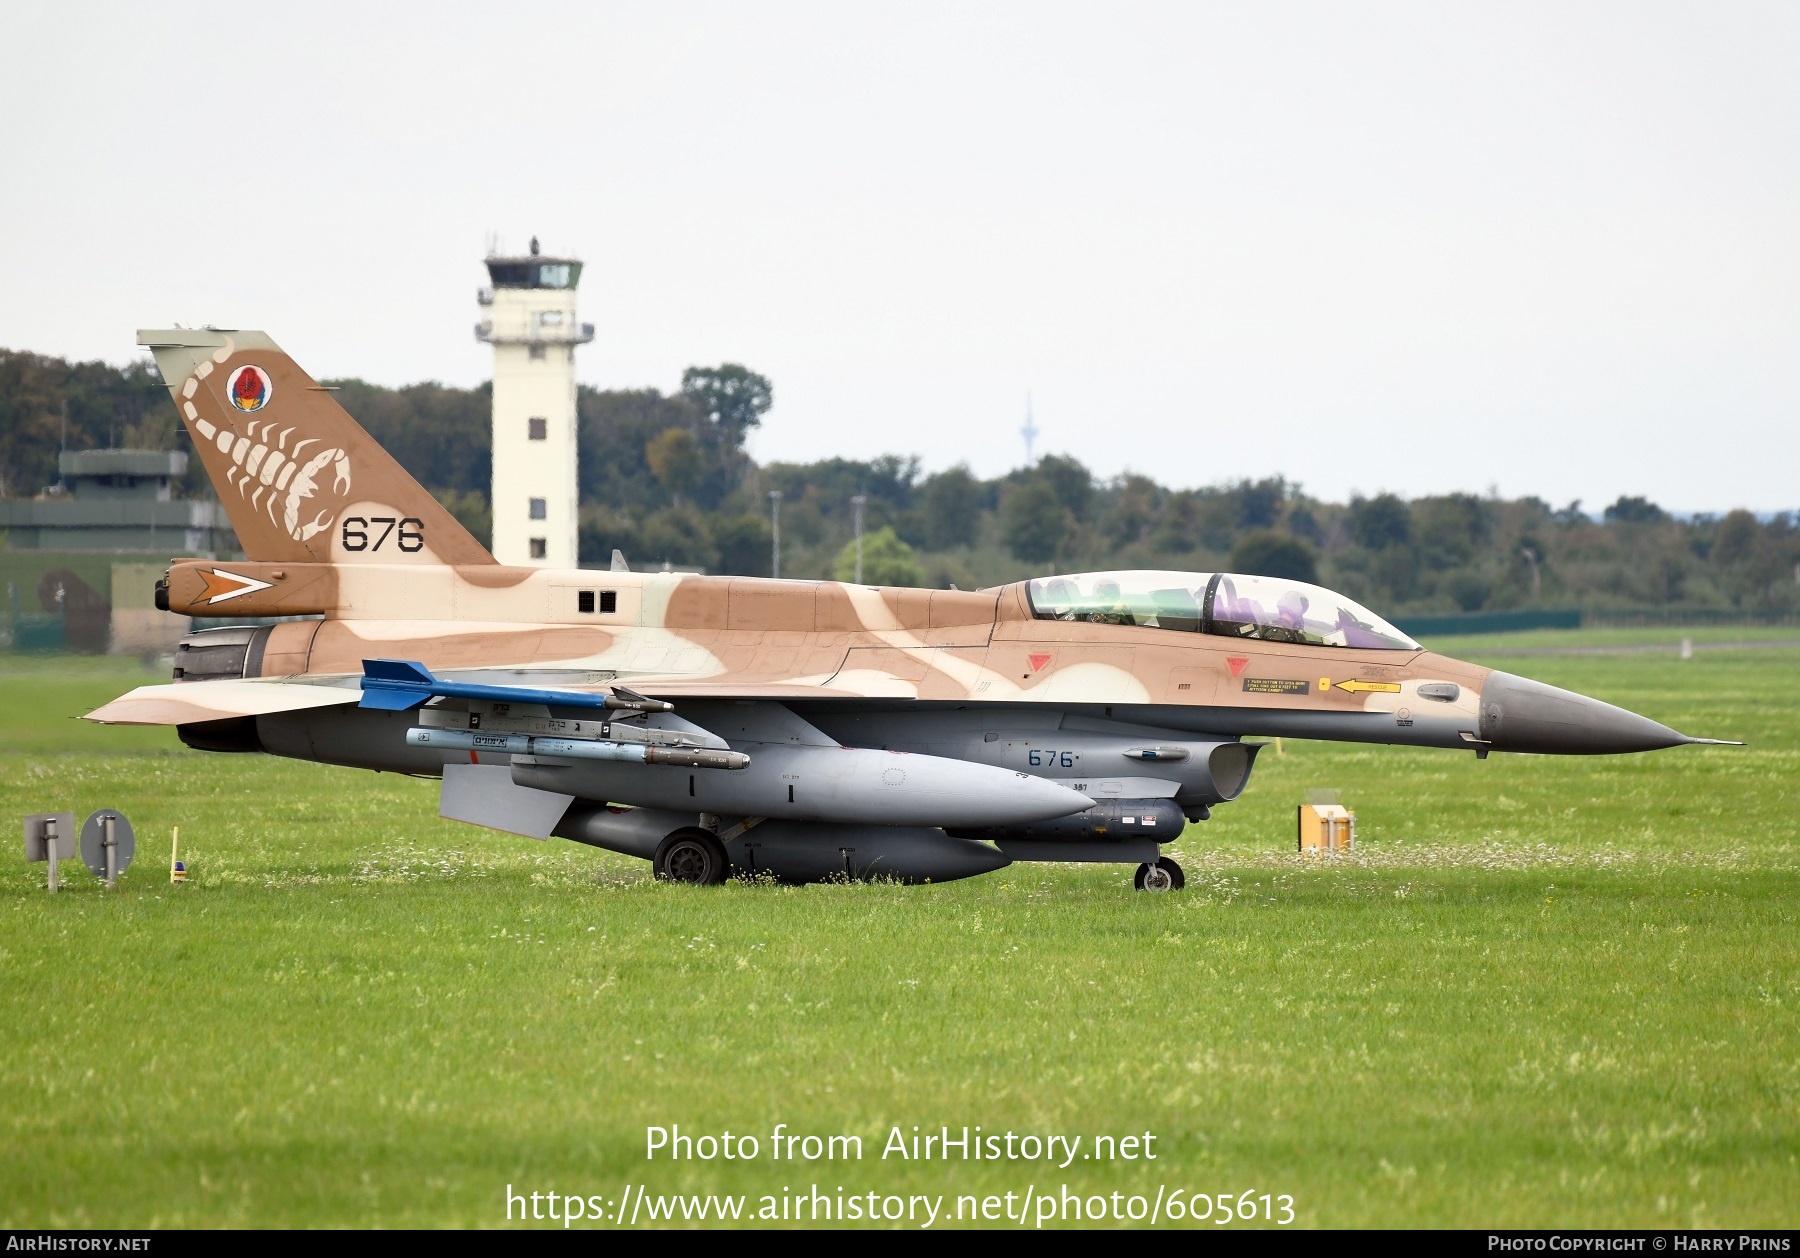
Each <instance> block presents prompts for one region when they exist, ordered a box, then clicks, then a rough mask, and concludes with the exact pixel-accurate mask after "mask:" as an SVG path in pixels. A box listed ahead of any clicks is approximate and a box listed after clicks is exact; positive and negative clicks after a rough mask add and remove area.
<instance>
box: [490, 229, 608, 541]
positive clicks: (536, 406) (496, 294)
mask: <svg viewBox="0 0 1800 1258" xmlns="http://www.w3.org/2000/svg"><path fill="white" fill-rule="evenodd" d="M487 269H488V279H489V281H490V282H491V284H492V287H491V288H484V289H483V290H482V291H481V294H480V297H479V298H478V300H479V301H480V302H481V304H482V305H483V306H485V307H487V316H486V317H485V318H484V319H483V320H482V321H481V322H480V323H478V324H477V325H476V326H475V339H476V340H479V341H486V342H487V343H488V344H490V345H492V346H493V347H494V483H493V493H492V495H491V497H490V502H491V503H492V504H493V512H494V542H493V548H492V549H493V553H494V558H495V559H497V560H499V561H500V562H501V563H503V564H519V565H531V566H536V567H551V568H574V567H577V566H579V560H578V554H577V549H576V526H577V520H576V507H577V505H578V504H577V497H578V491H577V489H576V478H575V471H576V443H575V430H576V424H575V347H576V346H577V345H585V344H587V343H588V342H589V341H591V340H593V339H594V325H593V324H591V323H577V322H576V321H575V285H576V284H578V283H579V282H580V281H581V263H580V261H579V260H577V259H575V258H548V257H541V256H539V254H538V242H537V237H535V236H534V237H532V240H531V253H530V254H529V255H528V256H526V257H522V258H519V257H498V256H490V257H489V258H488V260H487Z"/></svg>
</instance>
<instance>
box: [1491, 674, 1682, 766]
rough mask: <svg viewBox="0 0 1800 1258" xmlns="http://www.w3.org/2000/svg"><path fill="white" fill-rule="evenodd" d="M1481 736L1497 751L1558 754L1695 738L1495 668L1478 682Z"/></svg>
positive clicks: (1591, 753)
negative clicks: (1484, 680) (1479, 687)
mask: <svg viewBox="0 0 1800 1258" xmlns="http://www.w3.org/2000/svg"><path fill="white" fill-rule="evenodd" d="M1481 736H1482V737H1483V738H1485V739H1486V740H1487V741H1488V742H1490V743H1492V744H1493V746H1494V749H1495V750H1497V751H1536V752H1544V753H1548V754H1551V755H1562V756H1597V755H1610V754H1613V753H1617V752H1625V751H1655V750H1656V749H1657V748H1659V747H1679V746H1681V745H1682V744H1683V743H1690V742H1695V741H1698V740H1696V739H1692V738H1689V737H1688V736H1687V735H1686V734H1682V733H1678V732H1677V731H1675V730H1672V729H1670V728H1669V727H1668V726H1667V725H1661V724H1658V723H1657V722H1655V721H1653V720H1651V719H1650V718H1649V717H1647V716H1639V715H1638V714H1637V713H1636V712H1629V711H1627V710H1626V709H1624V708H1616V707H1614V706H1613V705H1612V704H1610V703H1602V702H1601V701H1600V700H1598V699H1590V698H1588V697H1587V696H1586V695H1579V694H1576V693H1575V692H1574V691H1572V690H1561V689H1558V688H1557V687H1555V686H1546V685H1545V684H1544V683H1543V682H1541V681H1532V680H1530V679H1529V678H1525V677H1515V676H1513V675H1512V674H1511V673H1502V672H1493V673H1489V674H1488V679H1487V682H1486V683H1485V684H1484V685H1483V686H1482V687H1481Z"/></svg>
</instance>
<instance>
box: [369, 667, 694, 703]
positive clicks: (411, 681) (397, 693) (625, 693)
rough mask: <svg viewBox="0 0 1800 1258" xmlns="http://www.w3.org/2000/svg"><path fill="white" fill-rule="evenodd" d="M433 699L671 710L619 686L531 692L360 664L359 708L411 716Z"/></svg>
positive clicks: (427, 671) (413, 669) (411, 669)
mask: <svg viewBox="0 0 1800 1258" xmlns="http://www.w3.org/2000/svg"><path fill="white" fill-rule="evenodd" d="M432 699H484V700H487V701H488V702H490V703H541V704H544V705H546V706H553V707H559V708H606V709H611V710H613V711H616V712H673V711H674V710H675V705H674V704H672V703H664V702H663V701H662V700H661V699H647V698H645V697H644V696H643V695H641V694H638V693H636V692H635V691H631V690H627V689H625V687H623V686H614V687H613V692H612V693H611V694H608V695H590V694H583V693H581V692H579V691H574V690H532V689H529V688H527V687H524V686H483V685H479V684H477V683H475V682H467V681H445V680H443V679H442V678H440V677H436V676H433V675H432V672H431V670H430V669H429V668H426V667H425V666H424V665H423V664H421V663H419V662H418V661H416V660H364V661H363V676H362V699H361V701H360V702H359V703H358V704H357V706H358V707H364V708H375V709H376V710H378V711H382V712H410V711H412V710H413V709H414V708H416V707H420V706H422V705H423V704H425V703H426V702H428V701H430V700H432Z"/></svg>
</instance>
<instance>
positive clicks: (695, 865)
mask: <svg viewBox="0 0 1800 1258" xmlns="http://www.w3.org/2000/svg"><path fill="white" fill-rule="evenodd" d="M652 864H653V866H654V867H655V869H656V876H657V877H658V878H660V879H662V880H663V881H664V882H691V883H696V884H698V885H699V886H703V887H711V886H716V885H717V884H719V883H721V882H724V881H725V876H726V875H727V874H729V873H730V872H731V862H730V861H729V860H728V859H727V858H726V856H725V845H724V844H723V843H721V842H719V836H718V835H716V834H714V833H713V832H712V831H710V830H702V829H700V828H699V827H698V826H684V827H683V828H681V829H680V830H676V831H673V832H671V833H670V834H669V836H668V837H667V838H665V839H664V840H663V841H662V842H661V843H659V844H657V845H656V859H655V860H654V861H653V862H652Z"/></svg>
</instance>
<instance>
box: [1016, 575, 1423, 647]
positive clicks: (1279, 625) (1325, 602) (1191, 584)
mask: <svg viewBox="0 0 1800 1258" xmlns="http://www.w3.org/2000/svg"><path fill="white" fill-rule="evenodd" d="M1025 590H1026V594H1027V597H1029V598H1030V600H1031V610H1032V612H1033V614H1035V615H1036V616H1037V618H1038V619H1039V620H1083V621H1089V622H1092V623H1094V624H1102V625H1138V626H1141V627H1143V628H1147V629H1175V630H1181V631H1183V632H1187V633H1215V634H1220V635H1222V636H1224V637H1227V638H1247V639H1253V640H1258V641H1263V642H1299V643H1305V644H1307V645H1310V646H1343V647H1362V648H1365V649H1373V650H1378V651H1417V650H1420V649H1421V648H1420V646H1419V644H1418V643H1417V642H1414V641H1413V640H1412V639H1411V638H1409V637H1407V636H1406V635H1405V634H1403V633H1401V632H1400V631H1399V630H1398V629H1396V628H1394V626H1392V625H1390V624H1389V623H1388V622H1387V621H1385V620H1383V619H1382V618H1381V617H1379V616H1377V615H1376V614H1375V613H1374V612H1372V611H1370V610H1368V609H1367V608H1366V607H1362V606H1359V605H1358V604H1356V603H1353V602H1351V601H1350V600H1349V599H1347V598H1345V597H1344V596H1343V595H1342V594H1333V593H1332V592H1331V591H1330V590H1327V589H1323V588H1321V587H1320V586H1316V585H1308V584H1307V583H1306V582H1304V581H1287V580H1283V579H1281V578H1279V577H1250V576H1234V575H1232V574H1229V573H1223V572H1216V573H1207V572H1154V571H1135V572H1086V573H1080V574H1077V575H1074V576H1066V577H1039V578H1037V579H1036V580H1034V581H1028V582H1026V583H1025Z"/></svg>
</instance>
